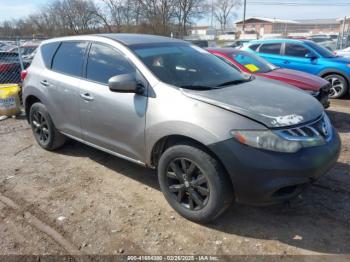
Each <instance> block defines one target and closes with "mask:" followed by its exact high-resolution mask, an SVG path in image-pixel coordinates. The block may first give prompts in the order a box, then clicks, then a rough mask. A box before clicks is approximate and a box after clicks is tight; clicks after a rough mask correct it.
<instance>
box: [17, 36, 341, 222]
mask: <svg viewBox="0 0 350 262" xmlns="http://www.w3.org/2000/svg"><path fill="white" fill-rule="evenodd" d="M22 75H23V78H24V83H23V99H24V105H25V110H26V112H27V116H28V121H29V123H30V125H31V127H32V130H33V134H34V137H35V139H36V140H37V142H38V144H39V145H40V146H41V147H42V148H44V149H47V150H54V149H57V148H59V147H61V146H63V144H64V142H65V140H66V137H70V138H72V139H75V140H78V141H80V142H82V143H85V144H87V145H90V146H93V147H95V148H97V149H100V150H103V151H105V152H108V153H110V154H112V155H115V156H118V157H121V158H124V159H126V160H129V161H131V162H134V163H137V164H140V165H143V166H146V167H151V168H155V169H156V170H157V172H158V179H159V184H160V188H161V190H162V192H163V194H164V196H165V198H166V200H167V201H168V202H169V204H170V205H171V206H172V207H173V208H174V209H175V210H176V211H177V212H178V213H180V214H181V215H183V216H184V217H186V218H188V219H190V220H193V221H197V222H208V221H210V220H213V219H215V218H216V217H217V216H219V215H220V214H221V213H222V212H223V211H224V210H225V209H226V208H227V207H229V206H230V203H231V201H232V200H233V198H234V199H235V200H236V201H237V202H241V203H250V204H271V203H279V202H283V201H287V200H288V199H290V198H292V197H295V196H297V195H299V194H300V192H301V191H302V190H303V188H305V186H306V185H308V184H309V183H310V182H312V181H315V180H316V179H317V178H319V177H320V176H321V175H322V174H324V173H325V172H326V171H327V170H328V169H329V168H331V167H332V166H333V164H334V163H335V162H336V161H337V158H338V155H339V151H340V139H339V135H338V134H337V131H336V130H335V129H334V128H333V127H332V125H331V122H330V120H329V118H328V116H327V114H326V113H325V112H324V109H323V107H322V106H321V104H320V103H319V102H318V101H317V100H315V99H314V98H313V97H311V96H310V95H308V94H306V93H305V92H303V91H301V90H298V89H296V88H294V87H290V86H283V83H281V82H277V81H273V80H270V79H264V78H260V77H256V78H255V77H250V76H247V74H242V73H240V72H239V71H236V70H232V66H230V65H228V64H227V63H225V62H223V61H222V60H220V59H219V58H217V57H215V56H214V55H212V54H210V53H208V52H207V51H205V50H204V49H202V48H199V47H197V46H194V45H191V44H190V43H188V42H185V41H181V40H177V39H172V38H166V37H161V36H151V35H139V34H104V35H93V36H74V37H64V38H58V39H51V40H47V41H45V42H44V43H43V44H42V45H41V46H40V48H39V51H38V52H37V54H36V55H35V57H34V59H33V62H32V64H31V66H30V67H29V68H28V71H27V73H23V74H22ZM291 97H293V99H290V98H291ZM143 197H147V195H145V196H143Z"/></svg>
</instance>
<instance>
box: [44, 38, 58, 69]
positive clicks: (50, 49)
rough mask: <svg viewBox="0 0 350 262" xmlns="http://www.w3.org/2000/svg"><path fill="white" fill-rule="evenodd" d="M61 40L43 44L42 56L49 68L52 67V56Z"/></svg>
mask: <svg viewBox="0 0 350 262" xmlns="http://www.w3.org/2000/svg"><path fill="white" fill-rule="evenodd" d="M60 43H61V42H53V43H48V44H44V45H42V46H41V48H40V50H41V56H42V58H43V60H44V64H45V66H46V67H47V68H51V63H52V58H53V56H54V54H55V52H56V50H57V48H58V46H59V45H60Z"/></svg>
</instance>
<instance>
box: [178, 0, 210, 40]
mask: <svg viewBox="0 0 350 262" xmlns="http://www.w3.org/2000/svg"><path fill="white" fill-rule="evenodd" d="M206 11H207V5H206V3H205V1H204V0H178V3H177V4H176V8H175V16H176V18H177V23H178V34H179V36H184V35H186V34H187V26H188V25H189V24H190V23H191V21H192V19H194V18H199V17H201V16H202V15H203V14H204V13H205V12H206Z"/></svg>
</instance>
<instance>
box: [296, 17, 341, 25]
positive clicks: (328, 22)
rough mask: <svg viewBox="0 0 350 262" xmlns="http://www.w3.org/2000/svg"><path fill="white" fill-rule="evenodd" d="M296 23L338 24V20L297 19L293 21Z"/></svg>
mask: <svg viewBox="0 0 350 262" xmlns="http://www.w3.org/2000/svg"><path fill="white" fill-rule="evenodd" d="M295 21H296V22H298V23H300V24H318V25H320V24H325V25H326V24H339V20H338V19H336V18H329V19H298V20H295Z"/></svg>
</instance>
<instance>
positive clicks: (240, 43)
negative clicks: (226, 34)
mask: <svg viewBox="0 0 350 262" xmlns="http://www.w3.org/2000/svg"><path fill="white" fill-rule="evenodd" d="M250 41H251V40H245V39H239V40H235V41H234V42H232V43H229V44H227V45H225V47H232V48H240V47H242V46H243V45H245V44H247V43H249V42H250Z"/></svg>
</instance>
